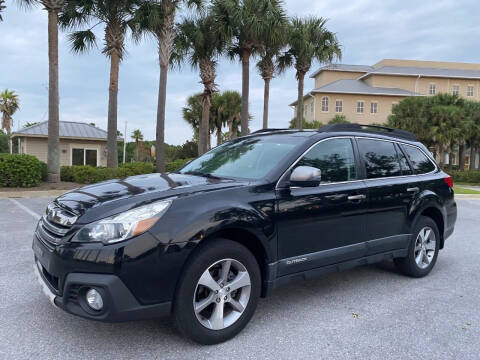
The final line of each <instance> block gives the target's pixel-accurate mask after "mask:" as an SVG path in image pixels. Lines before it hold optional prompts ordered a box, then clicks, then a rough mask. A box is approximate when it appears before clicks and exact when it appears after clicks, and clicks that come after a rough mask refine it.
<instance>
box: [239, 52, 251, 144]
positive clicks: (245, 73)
mask: <svg viewBox="0 0 480 360" xmlns="http://www.w3.org/2000/svg"><path fill="white" fill-rule="evenodd" d="M250 53H251V51H250V50H243V51H242V112H241V115H240V118H241V120H240V125H241V132H242V136H245V135H248V97H249V89H250Z"/></svg>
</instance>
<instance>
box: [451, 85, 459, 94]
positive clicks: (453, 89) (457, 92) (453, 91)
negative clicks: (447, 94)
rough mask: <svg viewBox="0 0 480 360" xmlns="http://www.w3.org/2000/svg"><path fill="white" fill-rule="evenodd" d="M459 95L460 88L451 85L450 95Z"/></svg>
mask: <svg viewBox="0 0 480 360" xmlns="http://www.w3.org/2000/svg"><path fill="white" fill-rule="evenodd" d="M459 93H460V86H458V85H453V87H452V94H453V95H458V94H459Z"/></svg>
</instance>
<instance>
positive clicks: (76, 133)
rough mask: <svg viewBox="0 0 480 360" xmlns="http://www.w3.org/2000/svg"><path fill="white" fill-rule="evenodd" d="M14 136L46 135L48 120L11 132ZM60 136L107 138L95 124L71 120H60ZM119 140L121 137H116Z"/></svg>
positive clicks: (104, 132) (105, 133) (103, 131)
mask: <svg viewBox="0 0 480 360" xmlns="http://www.w3.org/2000/svg"><path fill="white" fill-rule="evenodd" d="M13 135H14V136H48V121H44V122H41V123H39V124H35V125H33V126H29V127H27V128H25V129H21V130H19V131H16V132H14V133H13ZM60 137H61V138H85V139H98V140H107V132H106V131H105V130H102V129H99V128H97V127H96V126H93V125H90V124H86V123H81V122H73V121H60ZM118 139H119V140H121V138H120V137H119V138H118Z"/></svg>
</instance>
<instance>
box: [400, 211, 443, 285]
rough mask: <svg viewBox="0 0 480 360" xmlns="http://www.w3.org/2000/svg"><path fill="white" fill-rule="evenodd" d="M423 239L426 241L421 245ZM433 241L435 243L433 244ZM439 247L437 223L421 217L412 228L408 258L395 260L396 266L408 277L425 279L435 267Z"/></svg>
mask: <svg viewBox="0 0 480 360" xmlns="http://www.w3.org/2000/svg"><path fill="white" fill-rule="evenodd" d="M430 230H431V232H429V231H430ZM422 237H423V238H424V239H425V240H423V245H421V242H422ZM433 237H434V238H433ZM432 240H434V241H435V242H434V243H433V242H432ZM439 247H440V233H439V231H438V226H437V224H436V222H435V221H433V219H432V218H429V217H426V216H421V217H419V218H418V220H417V221H416V223H415V224H414V226H413V227H412V238H411V240H410V244H409V247H408V254H407V257H405V258H398V259H395V265H396V266H397V268H398V269H399V270H400V271H401V272H402V273H403V274H405V275H407V276H411V277H415V278H420V277H424V276H426V275H428V274H429V273H430V271H432V269H433V267H434V266H435V263H436V261H437V257H438V251H439Z"/></svg>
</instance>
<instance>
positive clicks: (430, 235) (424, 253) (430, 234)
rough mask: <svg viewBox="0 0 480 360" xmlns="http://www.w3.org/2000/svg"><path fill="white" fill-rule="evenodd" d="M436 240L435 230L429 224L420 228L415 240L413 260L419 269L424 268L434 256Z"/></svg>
mask: <svg viewBox="0 0 480 360" xmlns="http://www.w3.org/2000/svg"><path fill="white" fill-rule="evenodd" d="M436 244H437V240H436V238H435V232H434V231H433V229H432V228H431V227H429V226H425V227H424V228H422V229H421V230H420V232H419V233H418V235H417V239H416V241H415V249H414V256H415V262H416V263H417V266H418V267H419V268H420V269H426V268H427V267H428V266H430V263H431V262H432V260H433V257H434V256H435V249H436Z"/></svg>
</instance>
